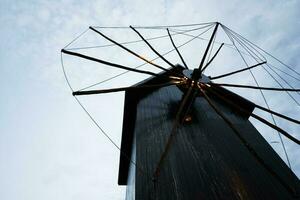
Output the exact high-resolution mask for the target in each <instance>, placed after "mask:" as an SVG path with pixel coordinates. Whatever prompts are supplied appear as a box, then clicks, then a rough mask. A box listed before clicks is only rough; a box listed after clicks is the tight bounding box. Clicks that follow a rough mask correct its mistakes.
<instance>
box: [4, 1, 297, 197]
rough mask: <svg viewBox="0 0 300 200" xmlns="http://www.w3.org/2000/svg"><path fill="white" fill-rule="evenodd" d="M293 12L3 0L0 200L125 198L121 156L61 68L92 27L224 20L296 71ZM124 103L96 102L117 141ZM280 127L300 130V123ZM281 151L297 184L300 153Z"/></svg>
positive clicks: (261, 4) (233, 5)
mask: <svg viewBox="0 0 300 200" xmlns="http://www.w3.org/2000/svg"><path fill="white" fill-rule="evenodd" d="M299 8H300V2H299V1H297V0H290V1H279V0H278V1H277V0H275V1H250V0H247V1H237V0H235V1H226V3H220V2H217V1H214V0H213V1H199V0H188V1H179V0H174V1H168V0H161V1H151V3H150V2H149V1H133V0H129V1H117V0H114V1H105V0H103V1H93V2H92V1H89V2H86V1H72V0H64V1H8V0H1V1H0V22H1V26H2V27H1V32H0V36H1V47H0V48H1V49H0V52H1V54H0V74H1V76H2V77H1V79H0V84H1V86H2V88H1V98H0V163H1V165H0V176H1V180H0V188H1V189H0V199H3V200H14V199H16V200H17V199H18V200H20V199H28V200H29V199H30V200H33V199H45V200H46V199H58V200H59V199H64V200H66V199H91V200H92V199H122V198H123V197H124V195H125V193H124V192H125V188H124V187H120V186H118V185H117V175H118V159H119V152H118V151H117V150H116V149H115V148H114V147H113V145H111V144H110V143H109V142H108V140H107V139H106V138H105V137H104V136H103V135H101V134H99V132H98V130H97V128H96V127H95V126H94V125H93V124H92V122H91V121H90V120H89V118H88V117H87V116H86V115H85V113H84V112H83V111H82V110H81V108H80V107H79V106H78V105H77V104H76V102H75V100H74V99H73V97H72V96H71V95H70V90H69V88H68V87H67V85H66V82H65V80H64V77H63V73H62V71H61V67H60V49H61V48H62V47H64V46H65V44H67V43H68V42H69V41H71V40H72V39H73V38H75V37H76V35H77V34H78V33H80V32H82V31H83V30H85V29H86V28H87V27H88V26H90V25H101V26H107V25H111V26H120V25H123V26H128V25H130V24H135V25H159V24H162V23H163V24H185V23H199V22H207V21H220V22H222V23H223V24H225V25H228V26H229V27H231V28H232V29H233V30H235V31H237V32H239V33H241V34H242V35H243V36H245V37H246V38H248V39H250V40H251V41H253V42H255V43H256V44H258V45H259V46H261V47H264V49H266V50H268V51H269V52H272V53H273V54H274V55H276V56H277V57H279V58H281V59H282V60H283V61H285V62H286V63H288V64H290V65H291V66H294V67H295V69H296V70H298V71H300V70H299V66H300V58H299V51H300V45H299V44H300V28H299V27H300V21H299V19H300V13H299ZM295 86H298V88H299V87H300V86H299V83H298V85H297V83H295ZM122 97H123V96H122V94H117V95H115V96H113V97H112V96H108V97H107V99H102V101H103V102H107V103H109V102H110V103H113V105H114V106H115V108H116V111H114V112H113V116H110V115H107V117H105V118H101V119H102V120H100V122H101V124H103V125H104V128H105V129H106V130H110V133H109V134H110V135H111V136H112V137H113V139H114V140H116V141H117V143H119V142H120V134H121V122H122V112H118V110H121V108H122V105H123V104H122V103H123V102H122V101H121V100H122ZM120 99H121V100H120ZM298 99H299V98H298ZM273 103H274V105H275V106H282V107H286V106H287V105H284V103H282V101H281V102H278V101H276V100H273ZM89 105H90V106H91V108H95V107H97V102H96V101H94V102H92V103H90V104H89ZM288 105H289V104H288ZM106 107H108V106H98V107H97V108H98V109H99V110H94V113H97V112H98V111H99V113H105V112H106V110H105V109H106ZM299 111H300V108H299V107H298V106H294V105H293V108H292V109H290V112H288V114H291V115H293V116H294V117H297V118H298V119H299ZM286 114H287V113H286ZM98 115H99V114H98ZM112 120H114V124H113V126H112V123H111V121H112ZM105 124H108V125H107V126H105ZM283 126H284V127H285V128H289V129H290V130H291V131H292V132H293V133H294V134H296V133H297V132H298V133H299V127H297V126H291V127H290V126H289V125H286V124H283ZM257 127H258V129H260V128H261V127H260V125H258V126H257ZM262 129H263V128H262ZM298 138H299V136H298ZM287 147H288V153H289V154H290V157H291V160H292V165H293V169H294V171H295V173H296V174H297V175H298V177H299V176H300V161H299V159H297V158H298V157H299V156H300V151H299V148H297V146H295V145H293V144H291V143H287ZM279 153H280V152H279Z"/></svg>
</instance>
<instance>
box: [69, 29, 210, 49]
mask: <svg viewBox="0 0 300 200" xmlns="http://www.w3.org/2000/svg"><path fill="white" fill-rule="evenodd" d="M210 26H211V25H206V26H203V27H200V28H193V29H189V30H183V31H179V32H176V33H174V34H171V35H180V33H181V34H183V33H189V32H193V31H197V30H201V29H204V28H207V27H210ZM94 28H95V27H94ZM128 28H129V27H128ZM166 37H168V35H161V36H156V37H150V38H146V40H147V41H151V40H157V39H161V38H166ZM139 42H143V40H142V39H140V40H132V41H128V42H121V43H120V44H122V45H125V44H135V43H139ZM111 46H116V44H104V45H97V46H87V47H74V48H67V50H81V49H94V48H103V47H111ZM64 49H66V48H64Z"/></svg>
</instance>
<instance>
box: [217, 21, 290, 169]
mask: <svg viewBox="0 0 300 200" xmlns="http://www.w3.org/2000/svg"><path fill="white" fill-rule="evenodd" d="M222 28H223V30H224V32H225V33H226V35H227V36H228V37H229V39H230V40H231V41H232V43H233V45H234V46H235V48H236V49H237V51H238V52H239V54H240V56H241V58H242V60H243V61H244V63H245V64H246V65H247V66H248V63H247V62H246V60H245V59H244V57H243V56H242V54H241V53H240V51H239V49H238V48H237V46H236V45H235V42H234V40H233V38H232V37H233V36H232V35H231V34H230V32H227V30H226V29H227V28H226V27H225V26H223V25H222ZM230 35H231V36H232V37H230ZM248 67H249V66H248ZM249 72H250V74H251V76H252V78H253V80H254V82H255V84H256V85H257V86H258V87H259V84H258V82H257V80H256V78H255V76H254V74H253V73H252V71H251V69H249ZM259 91H260V93H261V95H262V97H263V100H264V102H265V104H266V106H267V108H268V109H269V110H270V106H269V104H268V102H267V100H266V97H265V95H264V93H263V92H262V90H259ZM271 118H272V121H273V123H274V124H275V126H276V121H275V118H274V116H273V114H272V113H271ZM277 133H278V137H279V139H280V141H281V144H282V147H283V150H284V153H285V157H286V160H287V162H288V165H289V168H290V169H292V168H291V164H290V160H289V157H288V154H287V151H286V148H285V144H284V142H283V139H282V137H281V134H280V133H279V131H277Z"/></svg>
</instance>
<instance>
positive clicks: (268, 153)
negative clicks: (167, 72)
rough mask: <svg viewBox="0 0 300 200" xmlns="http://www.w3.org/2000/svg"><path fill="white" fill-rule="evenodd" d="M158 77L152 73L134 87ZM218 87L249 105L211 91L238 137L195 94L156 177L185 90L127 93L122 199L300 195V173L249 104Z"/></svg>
mask: <svg viewBox="0 0 300 200" xmlns="http://www.w3.org/2000/svg"><path fill="white" fill-rule="evenodd" d="M159 83H161V80H160V79H159V78H152V79H148V80H146V81H145V82H142V83H139V84H138V85H139V86H141V85H148V84H150V85H154V84H159ZM217 90H218V94H223V96H226V98H227V99H229V100H230V101H232V102H234V103H235V104H236V105H238V106H240V107H242V108H243V109H245V110H246V111H247V112H243V113H241V112H237V111H236V110H235V107H234V106H233V105H230V104H229V103H224V102H223V101H222V99H220V98H219V97H218V96H216V95H213V94H211V95H209V97H210V99H211V101H212V102H213V104H215V105H216V106H217V107H218V108H219V109H220V110H221V111H222V113H224V114H225V116H226V117H227V118H228V119H229V120H230V121H231V122H232V124H233V126H234V127H236V129H237V130H238V132H239V133H240V134H241V137H242V139H241V138H239V136H237V134H236V133H235V132H234V131H233V129H232V128H231V127H230V126H229V125H228V124H227V123H226V122H225V121H224V119H222V117H220V116H219V115H218V114H217V113H216V112H215V110H214V109H213V108H211V106H210V105H209V103H208V102H207V101H205V99H204V97H203V96H200V95H199V97H197V98H196V100H195V102H194V104H193V105H192V108H191V112H190V113H189V114H188V115H189V118H188V119H187V120H186V121H185V122H183V124H182V126H180V127H178V129H177V131H176V134H175V135H174V139H173V141H172V144H171V146H170V149H169V150H168V153H167V155H166V156H165V159H164V161H163V162H162V164H161V166H160V169H159V174H158V176H157V178H156V180H153V173H154V172H155V170H156V167H157V163H158V162H159V159H160V156H161V155H162V153H163V151H164V146H165V145H166V143H167V140H168V138H169V137H170V132H171V130H172V126H173V123H174V120H175V115H176V112H177V111H178V107H179V103H180V101H181V99H182V95H183V93H182V91H181V90H180V88H178V87H177V86H168V87H163V88H159V89H151V90H149V89H147V90H143V91H141V90H139V91H127V92H126V94H125V106H124V119H123V120H124V121H123V133H122V143H121V151H122V152H123V153H124V155H122V154H121V156H120V166H119V180H118V183H119V184H120V185H127V192H126V199H127V200H131V199H138V200H141V199H159V200H169V199H253V200H254V199H255V200H256V199H298V198H299V196H298V195H299V192H300V190H299V189H300V185H299V180H298V178H297V177H296V176H295V174H294V173H293V172H292V171H291V170H290V169H289V168H288V167H287V166H286V164H285V163H284V162H283V161H282V160H281V158H280V157H279V156H278V155H277V153H276V152H275V151H274V150H273V149H272V147H271V146H270V145H269V144H268V143H267V141H265V139H264V138H263V137H262V136H261V134H260V133H259V132H258V131H257V130H256V129H255V128H254V126H253V125H252V124H251V123H250V122H249V120H248V118H249V114H247V113H251V112H252V111H253V109H254V107H255V106H254V104H253V103H251V102H250V101H248V100H246V99H244V98H242V97H240V96H238V95H236V94H234V93H232V92H230V91H228V90H226V89H224V88H221V87H219V88H218V89H217ZM243 140H245V141H246V144H245V143H244V142H243ZM246 145H248V146H250V147H251V148H253V151H254V152H251V151H249V148H247V146H246ZM128 155H130V156H128ZM130 160H131V161H132V162H130Z"/></svg>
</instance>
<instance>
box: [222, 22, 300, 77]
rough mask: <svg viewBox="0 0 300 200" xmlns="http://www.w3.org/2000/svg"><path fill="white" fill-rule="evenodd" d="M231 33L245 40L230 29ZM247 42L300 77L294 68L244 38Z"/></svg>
mask: <svg viewBox="0 0 300 200" xmlns="http://www.w3.org/2000/svg"><path fill="white" fill-rule="evenodd" d="M223 26H224V27H226V26H225V25H223ZM226 28H227V29H229V28H228V27H226ZM229 30H230V31H231V32H233V33H235V34H237V35H238V36H240V37H241V38H244V37H243V36H241V35H240V34H238V33H236V32H235V31H233V30H231V29H229ZM244 39H245V40H246V41H248V42H249V43H250V44H252V45H253V46H255V47H256V48H258V49H260V50H261V51H262V52H264V53H265V54H267V55H269V56H270V57H272V58H273V59H275V60H277V61H278V62H279V63H281V64H282V65H283V66H285V67H287V68H288V69H290V70H291V71H293V72H294V73H295V74H297V75H299V76H300V73H299V72H297V71H296V70H294V69H293V67H292V66H289V65H287V64H285V63H284V62H283V61H281V60H279V59H278V58H276V57H275V56H273V55H272V54H270V53H269V52H267V51H265V50H264V49H262V48H260V47H259V46H257V45H256V44H254V43H252V42H251V41H249V40H247V39H246V38H244Z"/></svg>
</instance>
